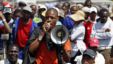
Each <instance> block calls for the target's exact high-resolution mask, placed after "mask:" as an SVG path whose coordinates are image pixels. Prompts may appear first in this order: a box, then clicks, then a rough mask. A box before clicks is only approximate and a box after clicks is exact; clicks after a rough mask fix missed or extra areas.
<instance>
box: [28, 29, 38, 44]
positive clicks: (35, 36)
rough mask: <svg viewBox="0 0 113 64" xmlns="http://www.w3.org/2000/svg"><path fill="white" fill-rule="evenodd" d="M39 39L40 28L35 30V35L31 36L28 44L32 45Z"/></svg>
mask: <svg viewBox="0 0 113 64" xmlns="http://www.w3.org/2000/svg"><path fill="white" fill-rule="evenodd" d="M38 37H39V28H35V29H34V31H33V33H32V34H31V36H30V38H29V41H28V42H29V43H31V42H33V41H34V40H35V39H36V38H38Z"/></svg>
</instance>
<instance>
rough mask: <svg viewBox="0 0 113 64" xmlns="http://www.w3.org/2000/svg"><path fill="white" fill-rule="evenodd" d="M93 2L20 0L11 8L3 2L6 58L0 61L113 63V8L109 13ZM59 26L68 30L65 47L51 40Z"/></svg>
mask: <svg viewBox="0 0 113 64" xmlns="http://www.w3.org/2000/svg"><path fill="white" fill-rule="evenodd" d="M92 4H93V3H92V1H91V0H86V1H85V3H83V4H76V3H73V4H70V3H69V2H63V3H58V4H56V5H54V6H53V7H49V5H48V6H46V5H44V4H39V5H36V4H31V5H28V4H26V3H25V2H19V3H18V4H17V7H15V8H12V7H11V6H10V4H8V3H3V5H4V10H2V11H0V50H2V49H4V48H5V49H6V51H5V52H6V53H5V54H6V58H4V59H2V60H0V64H113V61H112V60H113V14H112V12H113V8H111V12H109V10H108V8H105V7H101V8H98V7H96V6H93V5H92ZM56 26H63V27H65V28H66V29H67V30H68V38H67V39H66V41H65V43H64V44H62V48H59V47H58V46H57V44H55V43H54V41H52V39H51V31H52V29H54V28H55V27H56ZM53 34H55V33H53ZM55 40H56V41H57V38H56V39H55ZM4 43H5V44H4ZM4 46H5V47H4ZM59 49H61V52H58V50H59ZM59 53H61V55H60V56H59ZM59 57H60V58H59Z"/></svg>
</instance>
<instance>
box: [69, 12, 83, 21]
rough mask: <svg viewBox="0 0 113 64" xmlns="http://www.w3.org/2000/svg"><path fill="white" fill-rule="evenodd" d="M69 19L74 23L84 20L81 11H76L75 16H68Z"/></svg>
mask: <svg viewBox="0 0 113 64" xmlns="http://www.w3.org/2000/svg"><path fill="white" fill-rule="evenodd" d="M70 18H71V19H73V20H74V21H80V20H85V13H84V12H83V11H81V10H78V11H77V12H76V13H75V14H73V15H70Z"/></svg>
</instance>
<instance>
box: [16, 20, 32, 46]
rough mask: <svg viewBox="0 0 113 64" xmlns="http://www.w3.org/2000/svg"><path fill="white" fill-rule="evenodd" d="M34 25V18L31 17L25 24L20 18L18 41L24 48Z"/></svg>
mask: <svg viewBox="0 0 113 64" xmlns="http://www.w3.org/2000/svg"><path fill="white" fill-rule="evenodd" d="M31 27H32V19H29V21H28V23H27V24H24V23H23V21H22V20H20V23H19V26H18V30H17V37H16V39H17V40H16V43H17V45H18V46H19V47H21V48H24V47H25V46H26V43H27V41H28V39H29V34H30V29H31Z"/></svg>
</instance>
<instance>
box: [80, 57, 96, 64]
mask: <svg viewBox="0 0 113 64" xmlns="http://www.w3.org/2000/svg"><path fill="white" fill-rule="evenodd" d="M94 62H95V61H94V59H92V58H91V57H89V56H88V55H85V56H83V59H82V64H94Z"/></svg>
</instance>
